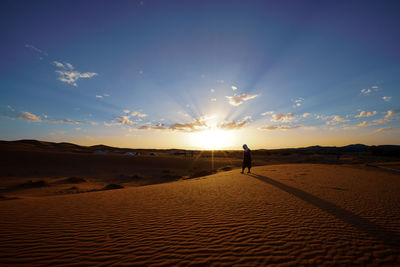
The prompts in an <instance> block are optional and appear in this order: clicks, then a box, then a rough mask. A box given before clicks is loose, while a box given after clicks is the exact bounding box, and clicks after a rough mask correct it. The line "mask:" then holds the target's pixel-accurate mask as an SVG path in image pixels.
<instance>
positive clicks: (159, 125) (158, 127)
mask: <svg viewBox="0 0 400 267" xmlns="http://www.w3.org/2000/svg"><path fill="white" fill-rule="evenodd" d="M138 129H139V130H167V129H168V127H165V126H164V124H162V123H161V122H159V123H157V124H156V125H142V126H140V127H139V128H138Z"/></svg>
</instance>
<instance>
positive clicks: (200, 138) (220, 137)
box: [191, 129, 235, 150]
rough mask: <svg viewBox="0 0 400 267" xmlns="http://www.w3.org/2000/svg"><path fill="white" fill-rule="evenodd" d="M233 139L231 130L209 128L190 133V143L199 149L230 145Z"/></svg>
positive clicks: (219, 147) (215, 148)
mask: <svg viewBox="0 0 400 267" xmlns="http://www.w3.org/2000/svg"><path fill="white" fill-rule="evenodd" d="M234 139H235V138H234V135H233V131H223V130H219V129H211V130H206V131H202V132H198V133H194V134H192V136H191V143H192V145H193V146H194V147H197V148H199V149H207V150H218V149H225V148H228V147H231V146H232V145H233V143H234Z"/></svg>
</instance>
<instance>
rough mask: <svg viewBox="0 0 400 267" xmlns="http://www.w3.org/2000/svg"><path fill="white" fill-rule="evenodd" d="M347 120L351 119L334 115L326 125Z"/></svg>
mask: <svg viewBox="0 0 400 267" xmlns="http://www.w3.org/2000/svg"><path fill="white" fill-rule="evenodd" d="M345 121H349V120H346V119H345V118H342V117H340V116H337V115H336V116H333V119H332V120H330V121H327V122H326V125H335V124H337V123H339V122H345Z"/></svg>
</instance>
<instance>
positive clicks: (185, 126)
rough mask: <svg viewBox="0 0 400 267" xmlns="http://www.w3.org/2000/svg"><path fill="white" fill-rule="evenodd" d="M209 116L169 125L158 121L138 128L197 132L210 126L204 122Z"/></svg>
mask: <svg viewBox="0 0 400 267" xmlns="http://www.w3.org/2000/svg"><path fill="white" fill-rule="evenodd" d="M210 118H211V117H208V116H202V117H199V118H195V119H194V120H192V121H191V122H188V123H174V124H172V125H170V126H166V125H164V124H162V123H158V124H156V125H142V126H140V127H139V128H138V129H139V130H171V131H181V132H199V131H204V130H207V129H209V128H210V126H209V125H208V124H207V123H206V121H207V120H208V119H210Z"/></svg>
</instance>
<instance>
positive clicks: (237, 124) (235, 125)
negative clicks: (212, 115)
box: [218, 116, 251, 130]
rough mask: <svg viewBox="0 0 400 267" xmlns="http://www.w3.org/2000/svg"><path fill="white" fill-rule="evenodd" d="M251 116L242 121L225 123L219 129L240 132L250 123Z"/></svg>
mask: <svg viewBox="0 0 400 267" xmlns="http://www.w3.org/2000/svg"><path fill="white" fill-rule="evenodd" d="M250 119H251V116H246V117H244V118H243V120H241V121H231V122H223V123H221V124H220V125H218V128H220V129H222V130H238V129H240V128H242V127H243V126H245V125H246V124H248V123H249V121H250Z"/></svg>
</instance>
